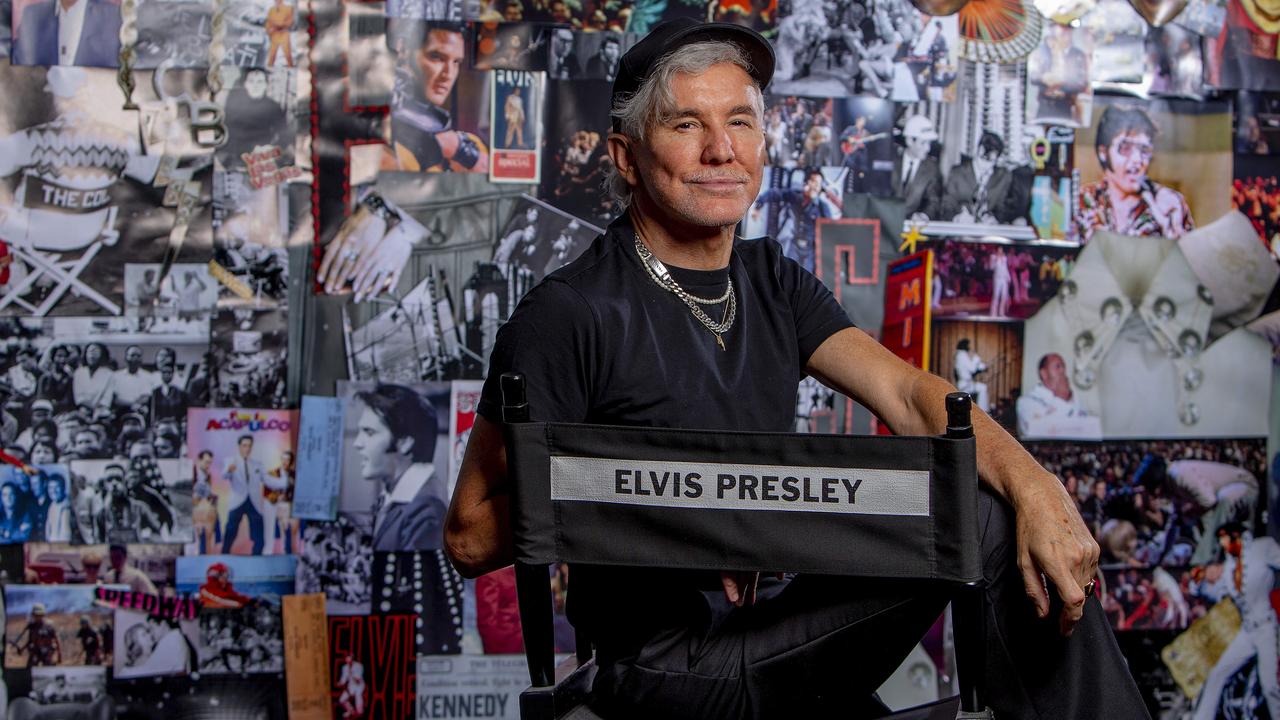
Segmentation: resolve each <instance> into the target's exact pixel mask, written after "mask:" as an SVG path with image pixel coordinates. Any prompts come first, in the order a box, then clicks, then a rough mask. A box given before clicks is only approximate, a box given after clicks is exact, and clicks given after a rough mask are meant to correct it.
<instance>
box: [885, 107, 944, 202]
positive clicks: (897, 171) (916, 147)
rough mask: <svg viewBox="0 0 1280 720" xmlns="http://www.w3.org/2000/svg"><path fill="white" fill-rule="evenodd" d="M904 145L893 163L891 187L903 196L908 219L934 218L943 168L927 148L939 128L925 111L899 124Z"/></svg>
mask: <svg viewBox="0 0 1280 720" xmlns="http://www.w3.org/2000/svg"><path fill="white" fill-rule="evenodd" d="M902 139H903V142H904V143H905V144H906V148H905V149H904V150H903V152H902V158H901V160H900V161H899V162H898V163H896V164H895V165H894V166H893V189H894V191H895V193H896V194H897V195H899V196H900V197H902V199H903V201H904V203H905V205H904V206H903V209H904V211H905V213H906V217H907V219H908V220H910V221H911V222H928V221H929V219H930V218H935V217H937V216H938V214H939V210H941V204H942V170H941V168H939V167H938V159H937V158H935V157H933V156H932V155H931V154H930V152H931V151H932V149H933V142H934V141H935V140H937V139H938V131H937V130H934V128H933V121H932V120H930V119H929V118H927V117H925V116H924V115H912V116H911V117H909V118H907V123H906V125H904V126H903V128H902Z"/></svg>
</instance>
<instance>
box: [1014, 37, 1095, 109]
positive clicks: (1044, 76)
mask: <svg viewBox="0 0 1280 720" xmlns="http://www.w3.org/2000/svg"><path fill="white" fill-rule="evenodd" d="M1092 54H1093V33H1092V31H1091V30H1089V28H1087V27H1078V28H1077V27H1071V26H1069V25H1060V24H1058V23H1056V22H1051V23H1048V29H1047V30H1045V35H1044V38H1043V39H1042V40H1041V41H1040V47H1038V48H1036V50H1035V52H1033V53H1031V55H1030V56H1029V57H1028V58H1027V82H1028V83H1030V84H1031V86H1032V88H1033V89H1032V90H1031V91H1029V92H1028V93H1027V122H1032V123H1042V124H1046V125H1062V126H1066V127H1081V126H1083V125H1084V124H1085V123H1087V122H1088V121H1089V118H1090V114H1089V110H1090V108H1091V107H1092V106H1093V89H1092V87H1091V86H1090V85H1089V61H1090V58H1091V57H1092Z"/></svg>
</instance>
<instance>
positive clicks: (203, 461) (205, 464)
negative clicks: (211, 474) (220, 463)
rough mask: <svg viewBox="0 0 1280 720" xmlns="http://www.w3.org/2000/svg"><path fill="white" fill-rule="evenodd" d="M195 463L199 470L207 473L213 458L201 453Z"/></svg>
mask: <svg viewBox="0 0 1280 720" xmlns="http://www.w3.org/2000/svg"><path fill="white" fill-rule="evenodd" d="M196 462H197V463H199V465H200V469H201V470H204V471H205V472H208V471H209V468H210V467H211V466H212V465H213V456H212V455H210V454H209V453H202V454H201V455H200V457H199V458H198V459H197V460H196Z"/></svg>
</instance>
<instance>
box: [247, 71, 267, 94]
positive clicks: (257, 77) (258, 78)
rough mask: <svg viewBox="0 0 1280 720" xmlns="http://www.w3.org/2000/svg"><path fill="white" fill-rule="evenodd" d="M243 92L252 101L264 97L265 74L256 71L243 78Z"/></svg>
mask: <svg viewBox="0 0 1280 720" xmlns="http://www.w3.org/2000/svg"><path fill="white" fill-rule="evenodd" d="M244 91H245V92H246V93H248V95H249V97H251V98H253V99H254V100H257V99H258V98H260V97H262V96H264V95H266V94H267V74H266V73H263V72H257V71H254V72H250V73H249V74H248V75H246V76H245V78H244Z"/></svg>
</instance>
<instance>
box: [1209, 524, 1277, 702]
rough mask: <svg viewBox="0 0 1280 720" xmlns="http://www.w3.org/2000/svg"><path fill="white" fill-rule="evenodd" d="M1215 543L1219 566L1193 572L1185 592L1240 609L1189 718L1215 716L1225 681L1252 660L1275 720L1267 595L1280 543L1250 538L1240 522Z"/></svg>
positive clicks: (1272, 626)
mask: <svg viewBox="0 0 1280 720" xmlns="http://www.w3.org/2000/svg"><path fill="white" fill-rule="evenodd" d="M1218 543H1219V544H1220V545H1221V546H1222V550H1223V552H1224V554H1225V558H1224V560H1223V562H1222V564H1220V565H1209V566H1207V567H1203V568H1201V567H1197V568H1193V569H1192V571H1191V577H1192V579H1193V581H1194V584H1193V585H1192V587H1191V592H1192V593H1193V594H1195V595H1200V596H1203V597H1205V598H1206V599H1208V600H1210V601H1212V602H1217V601H1218V600H1221V599H1222V598H1227V597H1229V598H1231V600H1232V602H1234V603H1235V606H1236V608H1237V609H1238V610H1239V611H1240V631H1239V632H1238V633H1236V636H1235V638H1234V639H1233V640H1232V641H1231V644H1230V645H1228V646H1227V649H1226V650H1223V651H1222V655H1221V656H1220V657H1219V658H1218V662H1217V664H1215V665H1214V666H1213V669H1212V670H1210V671H1209V677H1208V678H1207V679H1205V682H1204V688H1203V689H1202V690H1201V691H1200V700H1199V703H1198V704H1197V705H1196V714H1195V720H1213V719H1214V718H1217V717H1219V714H1218V708H1219V706H1220V705H1221V704H1222V691H1223V690H1224V689H1225V688H1226V686H1227V681H1229V680H1230V679H1231V677H1232V676H1233V675H1235V674H1236V673H1237V672H1238V671H1239V670H1240V668H1242V667H1244V666H1245V664H1247V663H1248V662H1249V661H1250V660H1255V659H1256V660H1257V663H1258V667H1257V672H1258V683H1259V684H1260V685H1261V686H1262V694H1263V696H1264V697H1265V698H1266V700H1267V710H1268V713H1267V714H1268V715H1269V716H1270V717H1271V718H1272V720H1275V718H1280V683H1278V682H1277V681H1276V611H1275V609H1274V608H1273V607H1272V606H1271V591H1272V589H1273V588H1275V584H1276V571H1277V570H1280V545H1277V544H1276V541H1275V539H1274V538H1269V537H1266V536H1263V537H1260V538H1255V537H1253V535H1252V534H1251V533H1249V532H1248V531H1247V530H1245V529H1244V526H1243V525H1241V524H1240V523H1229V524H1227V525H1223V526H1222V527H1221V528H1219V529H1218Z"/></svg>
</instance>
